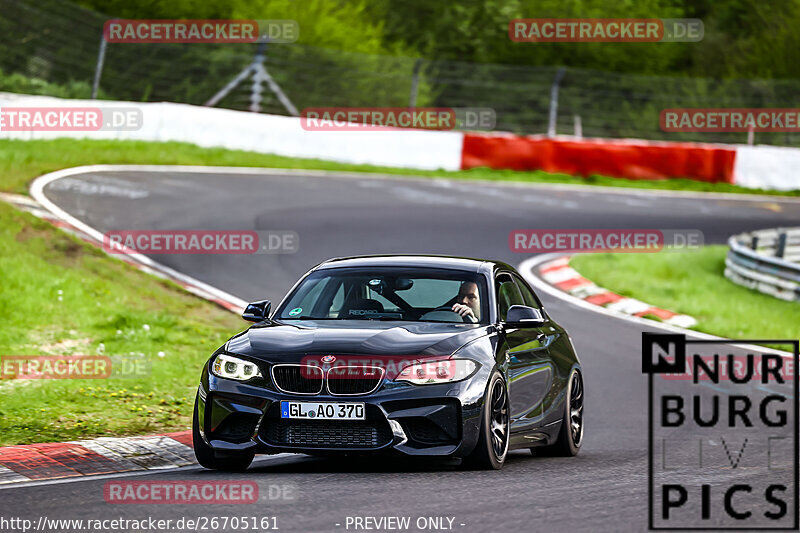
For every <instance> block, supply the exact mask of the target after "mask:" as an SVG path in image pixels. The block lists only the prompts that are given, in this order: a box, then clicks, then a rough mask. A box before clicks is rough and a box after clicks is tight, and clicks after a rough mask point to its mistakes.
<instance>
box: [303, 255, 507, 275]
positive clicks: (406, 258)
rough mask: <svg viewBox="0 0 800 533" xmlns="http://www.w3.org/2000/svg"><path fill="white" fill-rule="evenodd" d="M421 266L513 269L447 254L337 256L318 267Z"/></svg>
mask: <svg viewBox="0 0 800 533" xmlns="http://www.w3.org/2000/svg"><path fill="white" fill-rule="evenodd" d="M383 266H388V267H391V266H399V267H419V268H445V269H452V270H467V271H471V272H488V273H491V272H492V271H493V270H494V269H495V268H503V269H511V270H513V269H512V268H511V267H510V266H508V265H507V264H505V263H502V262H500V261H489V260H486V259H474V258H471V257H452V256H445V255H402V254H401V255H363V256H355V257H337V258H334V259H329V260H327V261H325V262H323V263H321V264H320V265H319V266H317V269H330V268H347V267H383Z"/></svg>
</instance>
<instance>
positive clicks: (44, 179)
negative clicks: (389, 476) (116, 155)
mask: <svg viewBox="0 0 800 533" xmlns="http://www.w3.org/2000/svg"><path fill="white" fill-rule="evenodd" d="M98 167H112V168H100V169H98V170H86V169H94V168H96V167H77V168H68V169H64V170H58V171H56V172H51V173H50V174H45V175H44V176H41V177H39V178H36V179H35V180H34V181H33V183H31V188H30V192H31V196H33V198H34V199H35V200H36V201H37V202H39V203H40V204H41V205H42V207H44V208H45V209H47V210H48V211H50V212H51V213H52V214H53V215H55V216H56V217H57V218H59V219H60V220H62V221H64V222H66V223H68V224H70V225H71V226H74V227H76V228H78V229H79V230H81V231H82V232H84V233H86V234H87V235H89V236H90V237H92V238H93V239H95V240H96V241H98V242H99V243H102V242H103V233H101V232H100V231H98V230H96V229H95V228H93V227H91V226H89V225H88V224H86V223H84V222H81V221H80V220H78V219H77V218H75V217H73V216H72V215H70V214H69V213H67V212H66V211H64V210H63V209H61V208H60V207H58V206H57V205H56V204H54V203H53V202H51V201H50V199H48V198H47V196H45V194H44V188H45V186H47V185H48V184H50V183H53V182H54V181H56V180H59V179H62V178H66V177H68V176H74V175H77V174H82V173H85V172H87V171H88V172H98V171H102V170H106V171H107V170H113V165H98ZM127 258H128V259H130V260H132V261H134V262H136V263H139V264H141V265H144V266H146V267H149V268H151V269H153V270H155V271H158V272H161V273H163V274H166V275H167V276H169V277H172V278H174V279H177V280H179V281H180V282H182V283H185V284H187V285H192V286H194V287H196V288H197V289H199V290H202V291H205V292H207V293H208V294H210V295H211V296H212V297H214V298H217V299H219V300H222V301H225V302H228V303H230V304H232V305H235V306H237V307H240V308H241V309H242V310H244V308H245V306H247V302H245V301H244V300H242V299H241V298H237V297H236V296H234V295H232V294H230V293H227V292H224V291H221V290H219V289H217V288H215V287H212V286H211V285H208V284H207V283H204V282H202V281H200V280H198V279H195V278H193V277H191V276H187V275H186V274H182V273H180V272H178V271H177V270H174V269H172V268H170V267H168V266H166V265H162V264H161V263H159V262H157V261H154V260H152V259H150V258H149V257H147V256H146V255H143V254H138V253H134V254H127Z"/></svg>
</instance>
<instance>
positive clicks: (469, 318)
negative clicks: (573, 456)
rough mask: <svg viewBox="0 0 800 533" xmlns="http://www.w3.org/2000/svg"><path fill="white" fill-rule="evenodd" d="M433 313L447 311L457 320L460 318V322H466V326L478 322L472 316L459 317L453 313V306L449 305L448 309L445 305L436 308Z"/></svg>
mask: <svg viewBox="0 0 800 533" xmlns="http://www.w3.org/2000/svg"><path fill="white" fill-rule="evenodd" d="M434 311H449V312H450V313H453V314H454V315H456V316H457V317H458V318H460V319H461V321H462V322H466V323H467V324H476V323H477V322H478V319H477V318H475V317H474V316H472V315H466V316H461V315H459V314H458V313H456V312H455V311H453V306H452V305H451V306H449V307H448V306H446V305H444V306H442V307H437V308H436V309H434V310H433V311H432V312H434Z"/></svg>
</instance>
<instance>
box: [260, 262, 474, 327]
mask: <svg viewBox="0 0 800 533" xmlns="http://www.w3.org/2000/svg"><path fill="white" fill-rule="evenodd" d="M462 293H463V294H462ZM487 295H488V288H487V284H486V281H485V278H483V277H482V276H480V275H478V274H477V273H475V272H467V271H459V270H452V269H436V268H399V267H375V268H369V269H364V268H342V269H324V270H320V271H317V272H314V273H312V274H310V275H309V276H308V277H307V278H306V279H304V280H303V282H301V283H300V285H299V286H298V287H297V288H296V289H295V291H294V292H293V293H292V294H291V295H290V296H289V297H288V299H287V300H286V302H285V303H284V304H282V306H281V308H280V309H279V310H278V312H277V314H276V315H275V318H278V319H290V320H312V319H313V320H406V321H422V322H453V323H464V322H474V321H475V320H477V321H478V322H481V323H486V322H487V321H488V317H486V316H483V315H485V314H486V313H481V307H482V306H481V302H485V301H487V299H488V296H487ZM456 303H459V304H462V305H466V306H468V307H469V308H470V310H468V311H469V312H470V317H468V318H466V319H465V318H464V316H465V315H461V314H459V313H458V312H457V310H454V309H453V306H454V305H455V304H456ZM462 312H464V310H463V309H462ZM470 318H471V320H470Z"/></svg>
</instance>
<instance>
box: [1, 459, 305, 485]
mask: <svg viewBox="0 0 800 533" xmlns="http://www.w3.org/2000/svg"><path fill="white" fill-rule="evenodd" d="M289 457H304V456H303V454H297V453H278V454H275V455H265V456H261V457H259V456H256V458H255V459H254V460H253V464H252V465H251V466H250V468H253V467H258V466H261V465H263V464H264V463H270V462H272V461H274V460H276V459H286V458H289ZM195 470H205V468H204V467H202V466H200V465H191V466H180V467H177V468H171V469H169V470H163V469H162V470H137V471H135V472H119V473H114V474H98V475H89V476H80V477H70V478H64V479H43V480H41V481H30V482H22V481H20V482H16V483H10V484H7V485H0V491H2V490H7V489H18V488H23V487H38V486H41V485H63V484H65V483H80V482H82V481H96V480H102V479H117V478H124V477H138V476H147V475H165V474H167V473H169V472H192V471H195ZM209 472H211V471H209ZM25 479H28V478H25ZM255 481H258V480H255Z"/></svg>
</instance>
